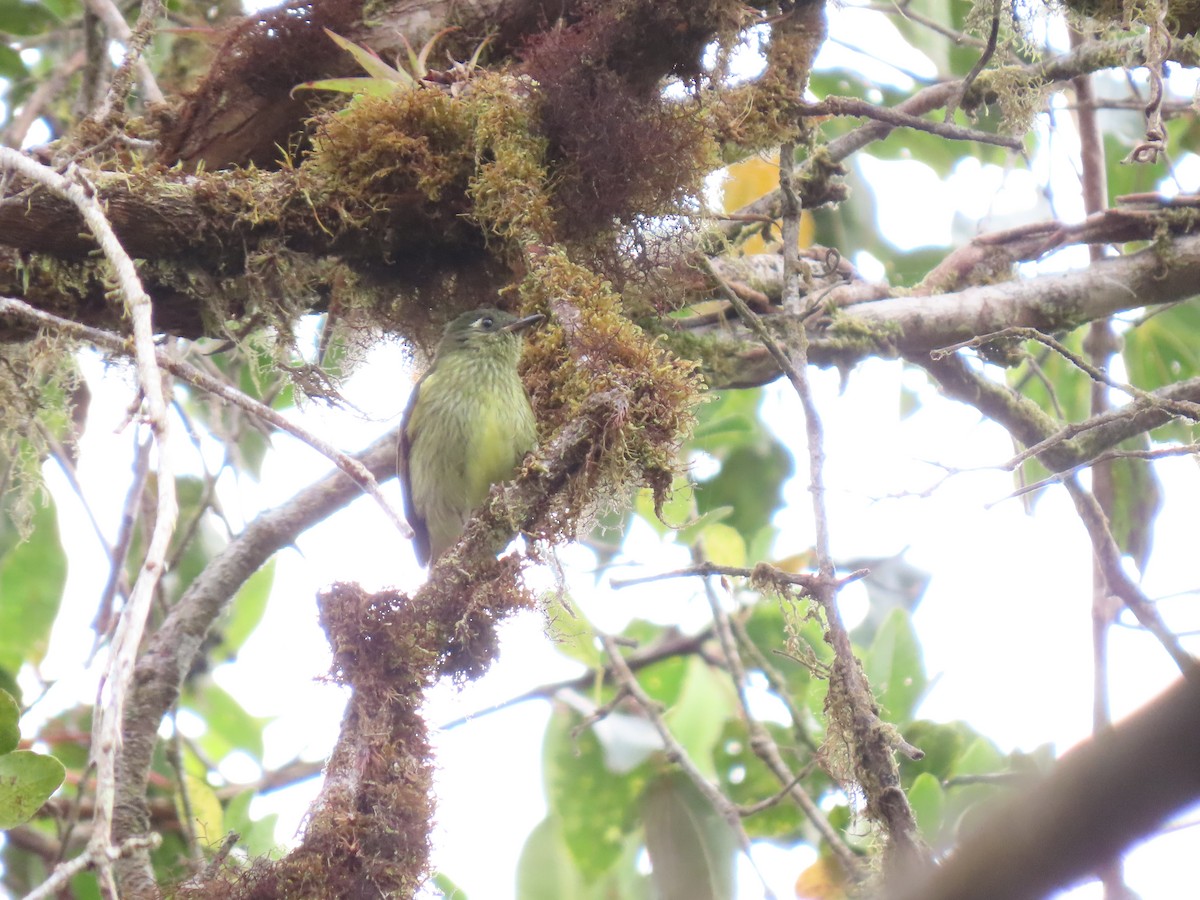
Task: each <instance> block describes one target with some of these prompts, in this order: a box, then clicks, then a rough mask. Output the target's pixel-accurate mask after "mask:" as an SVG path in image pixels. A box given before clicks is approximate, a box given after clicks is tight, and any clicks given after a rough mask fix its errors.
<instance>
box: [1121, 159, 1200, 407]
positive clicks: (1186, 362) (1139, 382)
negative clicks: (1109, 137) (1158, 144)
mask: <svg viewBox="0 0 1200 900" xmlns="http://www.w3.org/2000/svg"><path fill="white" fill-rule="evenodd" d="M1139 168H1145V167H1139ZM1121 355H1122V358H1123V359H1124V360H1125V370H1126V371H1127V372H1128V373H1129V380H1130V382H1131V383H1133V384H1135V385H1136V386H1137V387H1140V388H1141V389H1142V390H1145V391H1152V390H1154V389H1156V388H1160V387H1165V386H1166V385H1168V384H1174V383H1175V382H1177V381H1186V380H1187V379H1189V378H1195V377H1196V376H1197V375H1198V374H1200V298H1194V299H1192V300H1189V301H1188V302H1187V303H1180V304H1179V305H1178V306H1172V307H1170V308H1169V309H1166V310H1164V311H1162V312H1160V313H1157V314H1156V315H1152V316H1150V317H1148V318H1147V319H1146V320H1145V321H1143V322H1142V323H1141V324H1140V325H1138V326H1137V327H1136V328H1131V329H1130V330H1129V331H1128V332H1127V333H1126V334H1125V342H1124V349H1123V350H1122V354H1121Z"/></svg>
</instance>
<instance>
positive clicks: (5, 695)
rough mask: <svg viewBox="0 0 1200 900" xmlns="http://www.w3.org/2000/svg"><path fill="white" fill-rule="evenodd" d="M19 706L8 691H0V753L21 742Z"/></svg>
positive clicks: (14, 748)
mask: <svg viewBox="0 0 1200 900" xmlns="http://www.w3.org/2000/svg"><path fill="white" fill-rule="evenodd" d="M20 722H21V707H20V706H19V705H18V704H17V701H16V699H15V698H14V697H13V695H12V694H10V693H9V692H8V691H0V755H3V754H5V753H11V752H12V751H13V750H16V749H17V745H18V744H20V743H21V726H20Z"/></svg>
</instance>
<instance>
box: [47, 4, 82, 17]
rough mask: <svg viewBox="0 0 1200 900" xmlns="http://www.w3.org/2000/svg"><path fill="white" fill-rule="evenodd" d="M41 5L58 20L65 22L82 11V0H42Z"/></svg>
mask: <svg viewBox="0 0 1200 900" xmlns="http://www.w3.org/2000/svg"><path fill="white" fill-rule="evenodd" d="M42 6H44V7H46V9H48V10H49V11H50V12H51V13H52V14H53V15H54V16H55V17H56V18H57V19H58V20H59V21H60V22H66V21H68V20H69V19H72V18H74V17H75V16H77V15H79V13H80V12H82V11H83V3H82V0H43V3H42Z"/></svg>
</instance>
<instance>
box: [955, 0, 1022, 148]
mask: <svg viewBox="0 0 1200 900" xmlns="http://www.w3.org/2000/svg"><path fill="white" fill-rule="evenodd" d="M1000 3H1001V0H993V2H992V26H991V28H990V29H989V30H988V39H987V45H986V46H985V47H984V48H983V53H981V54H980V55H979V59H977V60H976V61H975V65H973V66H971V71H970V72H968V73H967V77H966V78H964V79H963V80H962V86H961V87H960V88H959V90H958V91H957V92H956V93H955V95H954V97H953V98H952V99H951V100H950V102H949V103H947V104H946V115H945V120H944V121H945V122H946V123H947V124H949V123H950V121H951V120H952V119H953V118H954V111H955V110H957V109H958V105H959V104H960V103H962V98H963V97H965V96H966V94H967V91H969V90H970V89H971V85H972V84H974V83H975V79H976V78H978V77H979V73H980V72H982V71H983V69H984V67H985V66H986V65H987V64H988V63H989V62H990V61H991V59H992V55H993V54H994V53H995V52H996V38H997V37H998V36H999V35H1000V10H1001V5H1000ZM1013 149H1020V148H1019V147H1015V148H1013Z"/></svg>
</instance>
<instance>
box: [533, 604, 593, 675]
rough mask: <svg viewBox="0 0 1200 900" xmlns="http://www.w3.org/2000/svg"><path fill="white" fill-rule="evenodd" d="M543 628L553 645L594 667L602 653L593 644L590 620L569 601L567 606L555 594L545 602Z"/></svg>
mask: <svg viewBox="0 0 1200 900" xmlns="http://www.w3.org/2000/svg"><path fill="white" fill-rule="evenodd" d="M546 632H547V635H548V636H549V638H550V640H552V641H553V642H554V647H555V649H557V650H558V652H560V653H562V654H563V655H564V656H567V657H569V658H571V659H573V660H575V661H576V662H581V663H583V664H584V665H585V666H587V667H588V668H589V669H597V668H599V667H600V664H601V663H602V662H603V659H604V654H603V653H602V652H601V651H600V648H599V647H597V646H596V631H595V629H594V628H593V627H592V623H591V622H589V621H588V620H587V618H586V617H585V616H584V615H583V613H582V612H580V610H579V608H578V607H576V606H574V605H572V606H571V608H570V609H568V608H567V607H566V605H565V604H564V603H563V601H562V600H561V599H560V598H559V597H558V595H556V594H551V595H550V597H549V600H548V601H547V603H546Z"/></svg>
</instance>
